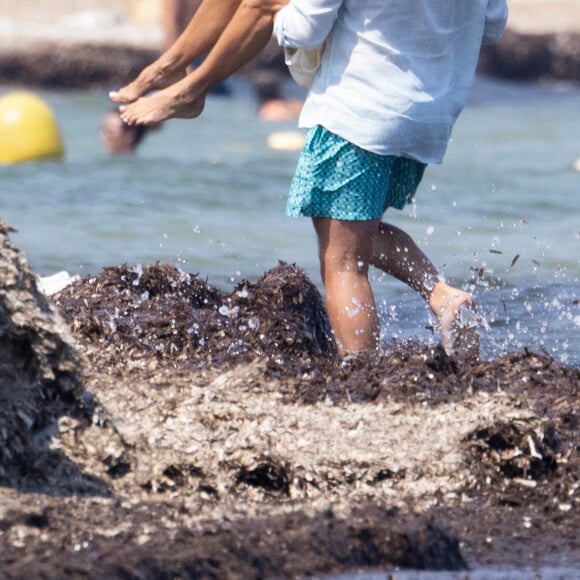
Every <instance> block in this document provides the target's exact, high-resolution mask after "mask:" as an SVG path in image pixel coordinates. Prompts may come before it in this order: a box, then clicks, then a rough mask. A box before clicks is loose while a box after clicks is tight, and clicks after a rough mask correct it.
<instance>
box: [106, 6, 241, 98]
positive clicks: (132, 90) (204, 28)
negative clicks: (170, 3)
mask: <svg viewBox="0 0 580 580" xmlns="http://www.w3.org/2000/svg"><path fill="white" fill-rule="evenodd" d="M241 2H242V0H204V1H203V2H202V4H201V6H200V7H199V9H198V10H197V11H196V12H195V14H194V15H193V17H192V19H191V21H190V22H189V24H188V25H187V27H186V28H185V30H184V31H183V32H182V34H181V35H180V36H179V37H178V38H177V40H176V41H175V42H174V43H173V44H172V45H171V46H170V47H169V48H168V49H167V50H166V51H165V52H164V53H163V54H162V55H161V56H160V57H159V58H158V59H157V60H156V61H155V62H153V63H152V64H150V65H149V66H147V67H145V68H144V69H143V70H142V71H141V73H139V75H138V76H137V78H136V79H135V80H133V81H132V82H130V83H129V84H127V85H126V86H124V87H122V88H121V89H119V90H118V91H111V92H110V93H109V96H110V98H111V100H112V101H114V102H115V103H119V104H121V103H133V102H134V101H136V100H137V99H138V98H140V97H142V96H143V95H145V94H147V93H148V92H150V91H153V90H160V89H164V88H167V87H169V86H171V85H172V84H174V83H175V82H178V81H179V80H181V79H183V78H184V77H185V75H186V70H187V67H188V66H189V65H190V64H191V63H192V62H193V61H194V60H195V59H196V58H199V57H200V56H202V55H203V54H205V53H206V52H208V51H209V50H210V49H211V48H212V46H214V44H215V43H216V42H217V40H218V38H219V37H220V35H221V33H222V32H223V31H224V29H225V28H226V27H227V25H228V24H229V22H230V20H231V19H232V17H233V16H234V14H235V13H236V10H237V9H238V7H239V5H240V4H241Z"/></svg>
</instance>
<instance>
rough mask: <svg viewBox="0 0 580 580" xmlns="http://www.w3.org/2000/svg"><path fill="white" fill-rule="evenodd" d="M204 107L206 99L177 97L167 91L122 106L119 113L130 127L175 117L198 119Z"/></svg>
mask: <svg viewBox="0 0 580 580" xmlns="http://www.w3.org/2000/svg"><path fill="white" fill-rule="evenodd" d="M204 107H205V97H201V98H197V99H196V98H187V97H183V96H181V97H175V96H174V95H173V93H172V92H171V91H169V90H165V91H159V92H157V93H153V94H152V95H149V96H147V97H142V98H140V99H138V100H137V101H135V102H134V103H131V104H130V105H122V106H120V107H119V111H120V113H121V118H122V119H123V121H124V122H125V123H127V124H128V125H151V124H155V123H160V122H161V121H165V120H166V119H170V118H174V117H175V118H180V119H192V118H194V117H198V116H199V115H201V113H202V111H203V109H204Z"/></svg>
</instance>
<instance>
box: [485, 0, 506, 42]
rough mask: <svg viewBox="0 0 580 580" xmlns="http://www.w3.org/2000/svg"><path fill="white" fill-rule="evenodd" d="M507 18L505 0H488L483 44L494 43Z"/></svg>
mask: <svg viewBox="0 0 580 580" xmlns="http://www.w3.org/2000/svg"><path fill="white" fill-rule="evenodd" d="M507 19H508V7H507V3H506V0H489V2H488V3H487V11H486V13H485V29H484V31H483V44H495V43H496V42H497V41H498V40H499V39H500V38H501V35H502V34H503V32H504V30H505V27H506V23H507Z"/></svg>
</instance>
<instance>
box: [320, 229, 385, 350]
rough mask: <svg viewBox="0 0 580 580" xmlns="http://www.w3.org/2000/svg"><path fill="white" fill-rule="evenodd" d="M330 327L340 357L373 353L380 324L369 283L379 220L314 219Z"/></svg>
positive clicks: (376, 346)
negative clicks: (342, 354) (367, 352)
mask: <svg viewBox="0 0 580 580" xmlns="http://www.w3.org/2000/svg"><path fill="white" fill-rule="evenodd" d="M313 223H314V228H315V230H316V234H317V236H318V246H319V253H320V269H321V275H322V280H323V282H324V288H325V293H326V306H327V310H328V316H329V319H330V325H331V327H332V330H333V332H334V337H335V339H336V342H337V344H338V348H339V350H340V351H341V352H342V353H348V352H361V351H372V350H376V349H377V348H378V347H379V344H380V330H379V320H378V317H377V312H376V308H375V300H374V297H373V293H372V289H371V287H370V284H369V280H368V268H369V260H370V257H371V254H372V249H373V239H374V238H375V236H376V234H377V226H378V220H372V221H354V222H351V221H342V220H335V219H330V218H314V219H313Z"/></svg>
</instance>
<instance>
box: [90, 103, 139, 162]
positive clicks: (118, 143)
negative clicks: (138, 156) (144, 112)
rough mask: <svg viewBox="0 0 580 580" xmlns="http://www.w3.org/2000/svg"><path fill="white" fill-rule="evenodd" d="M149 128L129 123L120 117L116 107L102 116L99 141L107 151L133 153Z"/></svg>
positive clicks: (114, 153)
mask: <svg viewBox="0 0 580 580" xmlns="http://www.w3.org/2000/svg"><path fill="white" fill-rule="evenodd" d="M150 130H151V127H150V126H149V125H129V124H127V123H125V122H124V121H123V119H121V115H120V114H119V111H117V110H116V109H114V110H112V111H109V112H108V113H106V114H105V116H104V117H103V121H102V124H101V141H102V142H103V146H104V148H105V151H106V152H107V153H110V154H111V155H123V154H130V153H134V152H135V150H136V149H137V147H138V146H139V145H140V144H141V143H142V141H143V139H144V137H145V135H146V134H147V133H148V132H149V131H150Z"/></svg>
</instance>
